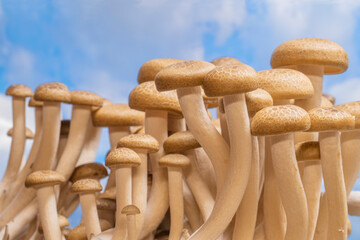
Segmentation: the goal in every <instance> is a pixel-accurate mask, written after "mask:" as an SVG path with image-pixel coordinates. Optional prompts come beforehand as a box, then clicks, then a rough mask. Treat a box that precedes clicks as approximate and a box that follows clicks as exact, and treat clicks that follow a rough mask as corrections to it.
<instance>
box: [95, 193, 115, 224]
mask: <svg viewBox="0 0 360 240" xmlns="http://www.w3.org/2000/svg"><path fill="white" fill-rule="evenodd" d="M96 208H97V211H98V215H99V219H100V220H101V219H103V220H105V221H108V222H109V224H110V226H112V227H113V226H114V224H115V214H114V213H115V212H116V197H114V198H113V199H109V198H104V197H100V195H99V196H98V198H97V199H96Z"/></svg>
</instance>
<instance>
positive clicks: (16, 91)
mask: <svg viewBox="0 0 360 240" xmlns="http://www.w3.org/2000/svg"><path fill="white" fill-rule="evenodd" d="M5 95H6V96H13V97H20V98H26V97H32V96H33V95H34V93H33V91H32V90H31V89H30V88H29V87H28V86H26V85H24V84H14V85H11V86H10V87H8V88H7V89H6V92H5Z"/></svg>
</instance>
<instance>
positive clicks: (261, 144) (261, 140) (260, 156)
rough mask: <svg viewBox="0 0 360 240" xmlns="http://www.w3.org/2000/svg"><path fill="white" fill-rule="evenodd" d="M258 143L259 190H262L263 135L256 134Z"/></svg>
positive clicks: (263, 177)
mask: <svg viewBox="0 0 360 240" xmlns="http://www.w3.org/2000/svg"><path fill="white" fill-rule="evenodd" d="M257 138H258V143H259V172H260V173H259V188H260V189H259V192H262V190H263V188H264V182H265V137H264V136H258V137H257Z"/></svg>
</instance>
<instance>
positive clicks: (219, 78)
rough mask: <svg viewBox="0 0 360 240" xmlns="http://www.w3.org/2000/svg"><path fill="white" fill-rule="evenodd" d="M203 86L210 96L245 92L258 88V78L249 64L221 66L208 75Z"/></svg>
mask: <svg viewBox="0 0 360 240" xmlns="http://www.w3.org/2000/svg"><path fill="white" fill-rule="evenodd" d="M203 88H204V91H205V94H206V95H207V96H210V97H220V96H224V95H231V94H237V93H245V92H250V91H253V90H255V89H257V88H258V79H257V75H256V72H255V70H254V69H253V68H252V67H250V66H248V65H245V64H243V65H236V66H220V67H216V68H215V69H213V70H212V71H211V72H209V73H208V74H207V75H206V77H205V79H204V82H203Z"/></svg>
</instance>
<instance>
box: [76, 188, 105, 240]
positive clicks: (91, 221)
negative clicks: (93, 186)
mask: <svg viewBox="0 0 360 240" xmlns="http://www.w3.org/2000/svg"><path fill="white" fill-rule="evenodd" d="M80 205H81V209H82V213H83V217H82V219H83V220H84V223H85V230H86V235H87V237H88V239H91V235H95V236H96V235H98V234H99V233H101V228H100V223H99V216H98V212H97V209H96V202H95V194H94V193H87V194H80Z"/></svg>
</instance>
